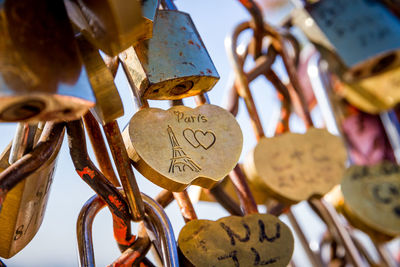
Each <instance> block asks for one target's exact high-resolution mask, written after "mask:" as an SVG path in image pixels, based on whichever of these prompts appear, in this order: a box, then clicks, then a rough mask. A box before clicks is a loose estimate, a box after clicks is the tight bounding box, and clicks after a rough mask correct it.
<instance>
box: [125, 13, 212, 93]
mask: <svg viewBox="0 0 400 267" xmlns="http://www.w3.org/2000/svg"><path fill="white" fill-rule="evenodd" d="M120 59H121V61H122V65H123V67H124V69H125V72H126V74H127V76H128V80H130V81H131V82H132V83H133V84H134V85H135V86H136V87H137V88H138V89H139V96H140V97H143V98H144V99H170V100H172V99H182V98H184V97H188V96H193V95H198V94H200V93H203V92H207V91H209V90H211V88H212V87H213V86H214V85H215V84H216V83H217V81H218V80H219V75H218V73H217V70H216V69H215V66H214V64H213V62H212V61H211V58H210V56H209V54H208V52H207V50H206V48H205V46H204V43H203V41H202V40H201V37H200V35H199V33H198V32H197V29H196V27H195V26H194V24H193V21H192V19H191V18H190V16H189V14H186V13H183V12H180V11H177V10H166V9H163V10H158V12H157V16H156V20H155V23H154V29H153V38H152V39H150V40H147V41H143V42H140V43H139V44H138V45H137V46H135V47H131V48H129V49H127V50H126V51H124V52H123V53H121V54H120Z"/></svg>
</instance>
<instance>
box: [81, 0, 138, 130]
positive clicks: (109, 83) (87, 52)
mask: <svg viewBox="0 0 400 267" xmlns="http://www.w3.org/2000/svg"><path fill="white" fill-rule="evenodd" d="M132 2H134V1H132ZM77 42H78V46H79V50H80V53H81V56H82V59H83V63H84V64H85V66H86V71H87V74H88V77H89V81H90V84H91V85H92V89H93V93H94V95H95V97H96V106H95V107H94V108H93V109H91V111H92V113H93V115H94V116H95V117H96V119H97V121H98V122H99V123H101V124H102V125H104V124H106V123H108V122H111V121H114V120H116V119H117V118H119V117H121V116H123V115H124V107H123V105H122V100H121V97H120V95H119V93H118V90H117V87H116V86H115V84H114V77H113V75H112V73H111V71H110V70H109V69H108V68H107V66H106V64H105V63H104V61H103V59H102V58H101V55H100V53H99V51H98V50H97V49H96V48H94V47H93V46H92V44H91V43H89V42H88V41H87V40H86V39H85V37H83V36H82V35H79V36H77Z"/></svg>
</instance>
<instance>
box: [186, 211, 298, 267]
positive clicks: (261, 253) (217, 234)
mask: <svg viewBox="0 0 400 267" xmlns="http://www.w3.org/2000/svg"><path fill="white" fill-rule="evenodd" d="M178 248H179V252H180V253H181V262H182V263H183V265H184V266H199V267H203V266H242V265H243V266H260V265H271V266H287V264H288V263H289V261H290V259H291V257H292V253H293V249H294V239H293V235H292V233H291V231H290V229H289V227H288V226H287V225H286V224H284V223H283V222H282V221H280V220H279V219H278V218H277V217H275V216H272V215H270V214H250V215H246V216H244V217H239V216H229V217H224V218H221V219H219V220H217V221H215V222H214V221H209V220H193V221H190V222H188V223H187V224H186V225H185V226H184V227H183V228H182V230H181V231H180V233H179V237H178Z"/></svg>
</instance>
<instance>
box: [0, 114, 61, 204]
mask: <svg viewBox="0 0 400 267" xmlns="http://www.w3.org/2000/svg"><path fill="white" fill-rule="evenodd" d="M64 127H65V123H54V122H48V123H46V126H45V128H44V130H43V133H42V135H41V137H40V139H39V143H38V144H37V145H36V147H35V148H34V149H33V150H32V151H31V152H29V153H28V154H25V155H24V156H23V157H22V158H20V159H19V160H18V161H16V162H15V163H14V164H12V165H10V166H9V167H8V168H7V169H5V170H4V171H3V172H1V173H0V210H1V205H2V204H3V202H4V199H5V197H6V195H7V193H8V191H10V190H11V189H13V188H14V187H15V186H16V185H17V184H18V183H19V182H21V181H23V180H24V179H25V178H27V177H29V175H31V174H32V173H34V172H35V171H37V170H38V169H39V168H40V167H42V166H43V162H45V161H48V160H49V159H50V158H51V156H52V155H53V154H54V152H55V151H56V150H57V147H58V144H59V142H61V141H62V140H61V139H62V138H63V137H64Z"/></svg>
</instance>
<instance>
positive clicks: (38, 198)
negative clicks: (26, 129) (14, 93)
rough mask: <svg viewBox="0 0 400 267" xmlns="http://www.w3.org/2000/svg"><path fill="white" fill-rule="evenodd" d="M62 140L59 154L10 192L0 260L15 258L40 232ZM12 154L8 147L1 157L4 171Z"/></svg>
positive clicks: (0, 221) (1, 224)
mask: <svg viewBox="0 0 400 267" xmlns="http://www.w3.org/2000/svg"><path fill="white" fill-rule="evenodd" d="M17 136H18V135H17ZM62 140H63V139H62V137H61V138H59V142H58V144H57V146H56V149H55V152H54V153H53V155H52V156H51V158H50V160H49V161H46V162H44V163H43V165H42V166H41V167H40V168H39V169H38V170H37V171H36V172H35V173H33V174H31V175H30V176H29V177H27V178H26V179H25V180H24V181H22V182H20V183H19V184H18V185H17V186H15V187H14V188H13V189H12V190H10V191H9V192H8V194H7V196H6V198H5V201H4V203H3V205H2V209H1V213H0V257H3V258H10V257H12V256H14V255H15V254H16V253H18V252H19V251H21V250H22V249H23V248H24V247H25V246H26V245H27V244H28V243H29V242H30V241H31V240H32V238H33V237H34V236H35V235H36V233H37V231H38V230H39V227H40V225H41V223H42V221H43V217H44V212H45V210H46V205H47V200H48V197H49V190H50V186H51V183H52V181H53V175H54V168H55V165H56V159H57V155H58V152H59V150H60V148H61V144H62ZM14 141H18V140H14ZM13 148H15V147H13ZM10 152H11V146H8V147H7V149H6V150H5V151H4V152H3V154H2V155H1V158H0V162H1V163H0V168H1V171H3V170H4V169H6V168H7V167H8V166H9V163H8V159H9V156H10ZM16 159H17V158H14V160H16Z"/></svg>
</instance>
